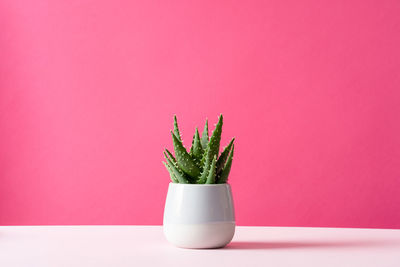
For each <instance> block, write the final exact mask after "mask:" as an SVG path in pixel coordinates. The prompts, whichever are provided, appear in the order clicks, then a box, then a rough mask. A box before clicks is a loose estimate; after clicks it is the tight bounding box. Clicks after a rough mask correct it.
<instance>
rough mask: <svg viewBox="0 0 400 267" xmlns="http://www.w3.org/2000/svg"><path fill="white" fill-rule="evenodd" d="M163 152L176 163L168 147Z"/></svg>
mask: <svg viewBox="0 0 400 267" xmlns="http://www.w3.org/2000/svg"><path fill="white" fill-rule="evenodd" d="M165 152H167V155H168V157H169V158H170V159H171V160H172V161H173V162H175V163H176V159H175V157H174V155H172V153H171V152H170V151H169V150H168V149H165Z"/></svg>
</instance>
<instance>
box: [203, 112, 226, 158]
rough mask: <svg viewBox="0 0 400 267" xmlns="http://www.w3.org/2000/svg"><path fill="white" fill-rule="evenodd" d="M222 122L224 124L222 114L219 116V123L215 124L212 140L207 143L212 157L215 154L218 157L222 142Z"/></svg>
mask: <svg viewBox="0 0 400 267" xmlns="http://www.w3.org/2000/svg"><path fill="white" fill-rule="evenodd" d="M222 124H223V117H222V114H221V115H220V116H219V119H218V123H217V125H216V126H215V129H214V131H213V133H212V135H211V137H210V142H209V143H208V145H207V148H209V151H208V153H210V154H211V158H213V157H214V156H216V157H217V158H218V153H219V144H220V142H221V134H222Z"/></svg>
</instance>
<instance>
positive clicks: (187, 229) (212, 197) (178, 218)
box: [164, 183, 235, 248]
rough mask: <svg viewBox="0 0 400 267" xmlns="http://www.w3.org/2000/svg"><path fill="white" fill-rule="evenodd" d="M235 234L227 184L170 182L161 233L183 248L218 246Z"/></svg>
mask: <svg viewBox="0 0 400 267" xmlns="http://www.w3.org/2000/svg"><path fill="white" fill-rule="evenodd" d="M234 233H235V211H234V207H233V200H232V192H231V188H230V186H229V184H177V183H170V184H169V187H168V194H167V200H166V202H165V209H164V235H165V237H166V238H167V240H168V241H169V242H171V243H172V244H174V245H176V246H178V247H182V248H220V247H224V246H226V245H227V244H229V242H231V240H232V238H233V235H234Z"/></svg>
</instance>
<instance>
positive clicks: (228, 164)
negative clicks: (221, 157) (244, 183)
mask: <svg viewBox="0 0 400 267" xmlns="http://www.w3.org/2000/svg"><path fill="white" fill-rule="evenodd" d="M234 150H235V145H232V150H231V152H230V153H229V157H228V160H227V162H226V164H225V167H224V168H223V170H222V172H221V175H220V176H219V177H218V180H217V183H219V184H224V183H226V182H227V180H228V176H229V172H230V171H231V167H232V160H233V151H234Z"/></svg>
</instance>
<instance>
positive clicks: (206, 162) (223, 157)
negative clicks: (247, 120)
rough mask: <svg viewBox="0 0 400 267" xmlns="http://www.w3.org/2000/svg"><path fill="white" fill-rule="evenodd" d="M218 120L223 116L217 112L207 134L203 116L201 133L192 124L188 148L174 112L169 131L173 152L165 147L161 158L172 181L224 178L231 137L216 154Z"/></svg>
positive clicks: (223, 180)
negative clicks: (171, 128) (171, 126)
mask: <svg viewBox="0 0 400 267" xmlns="http://www.w3.org/2000/svg"><path fill="white" fill-rule="evenodd" d="M222 124H223V117H222V114H221V115H220V116H219V119H218V123H217V125H216V126H215V129H214V131H213V133H212V135H211V137H209V135H208V120H206V123H205V125H204V130H203V132H202V135H201V136H200V134H199V130H198V129H197V128H196V130H195V133H194V136H193V141H192V146H191V148H190V150H189V152H188V151H187V150H186V148H185V147H184V145H183V143H182V138H181V134H180V131H179V128H178V121H177V118H176V116H174V130H173V131H171V135H172V143H173V145H174V152H175V156H174V155H173V154H172V153H171V152H170V151H169V150H168V149H165V150H164V157H165V162H163V164H164V166H165V167H166V169H167V170H168V172H169V174H170V178H171V181H172V182H173V183H181V184H223V183H226V182H227V181H228V176H229V172H230V170H231V166H232V160H233V151H234V148H235V145H234V144H233V143H234V140H235V138H232V140H231V141H230V142H229V144H228V145H227V146H226V147H225V148H224V149H223V151H222V153H221V154H219V148H220V142H221V134H222Z"/></svg>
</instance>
